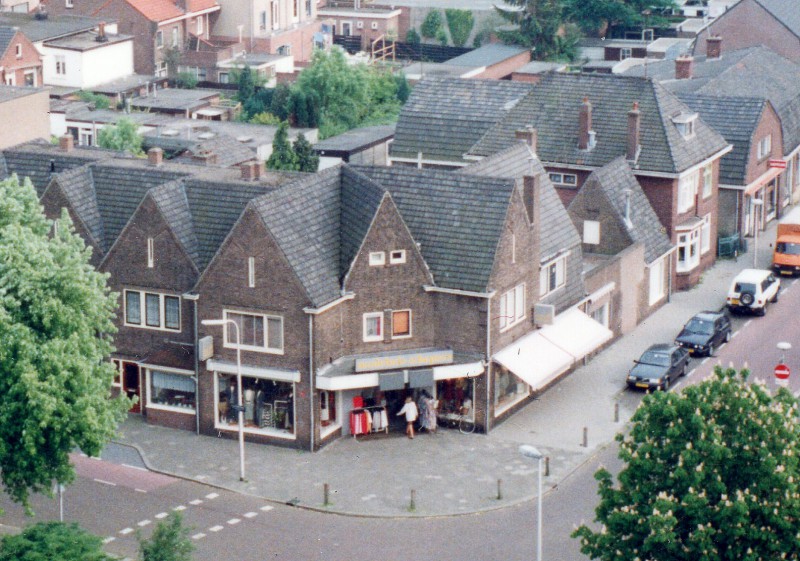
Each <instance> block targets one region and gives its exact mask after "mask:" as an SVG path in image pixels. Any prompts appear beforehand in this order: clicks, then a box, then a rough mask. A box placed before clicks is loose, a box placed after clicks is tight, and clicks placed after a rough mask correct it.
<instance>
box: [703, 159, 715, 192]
mask: <svg viewBox="0 0 800 561" xmlns="http://www.w3.org/2000/svg"><path fill="white" fill-rule="evenodd" d="M713 192H714V166H713V165H711V164H708V165H707V166H706V167H705V169H704V170H703V198H704V199H707V198H709V197H710V196H711V193H713Z"/></svg>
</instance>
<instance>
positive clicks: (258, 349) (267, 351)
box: [223, 343, 283, 355]
mask: <svg viewBox="0 0 800 561" xmlns="http://www.w3.org/2000/svg"><path fill="white" fill-rule="evenodd" d="M223 347H224V348H226V349H231V350H234V351H235V350H236V348H237V347H236V345H231V344H230V343H225V344H224V345H223ZM238 348H239V350H240V351H250V352H253V353H264V354H270V355H282V354H283V349H270V348H267V347H249V346H246V345H240V346H239V347H238Z"/></svg>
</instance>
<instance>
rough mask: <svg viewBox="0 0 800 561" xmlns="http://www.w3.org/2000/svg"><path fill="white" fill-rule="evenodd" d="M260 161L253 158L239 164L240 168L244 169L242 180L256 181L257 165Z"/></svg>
mask: <svg viewBox="0 0 800 561" xmlns="http://www.w3.org/2000/svg"><path fill="white" fill-rule="evenodd" d="M257 164H258V162H256V161H255V160H251V161H249V162H242V163H241V164H239V169H240V170H241V171H242V180H243V181H254V180H255V179H256V174H258V171H256V166H257Z"/></svg>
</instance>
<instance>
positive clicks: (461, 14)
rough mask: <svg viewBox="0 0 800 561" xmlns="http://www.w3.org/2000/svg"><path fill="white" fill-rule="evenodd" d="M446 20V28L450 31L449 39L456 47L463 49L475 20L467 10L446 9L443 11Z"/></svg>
mask: <svg viewBox="0 0 800 561" xmlns="http://www.w3.org/2000/svg"><path fill="white" fill-rule="evenodd" d="M444 15H445V17H446V18H447V27H448V28H449V29H450V37H451V38H452V39H453V44H454V45H455V46H456V47H463V46H464V45H466V44H467V39H469V35H470V33H472V28H473V26H474V25H475V18H474V17H473V15H472V12H471V11H469V10H455V9H447V10H445V11H444Z"/></svg>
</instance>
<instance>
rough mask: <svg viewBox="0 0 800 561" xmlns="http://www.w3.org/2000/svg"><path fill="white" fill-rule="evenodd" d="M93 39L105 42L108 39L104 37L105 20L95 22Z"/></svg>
mask: <svg viewBox="0 0 800 561" xmlns="http://www.w3.org/2000/svg"><path fill="white" fill-rule="evenodd" d="M94 40H95V41H97V42H98V43H106V42H107V41H108V37H106V22H104V21H101V22H100V23H99V24H97V37H95V38H94Z"/></svg>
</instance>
